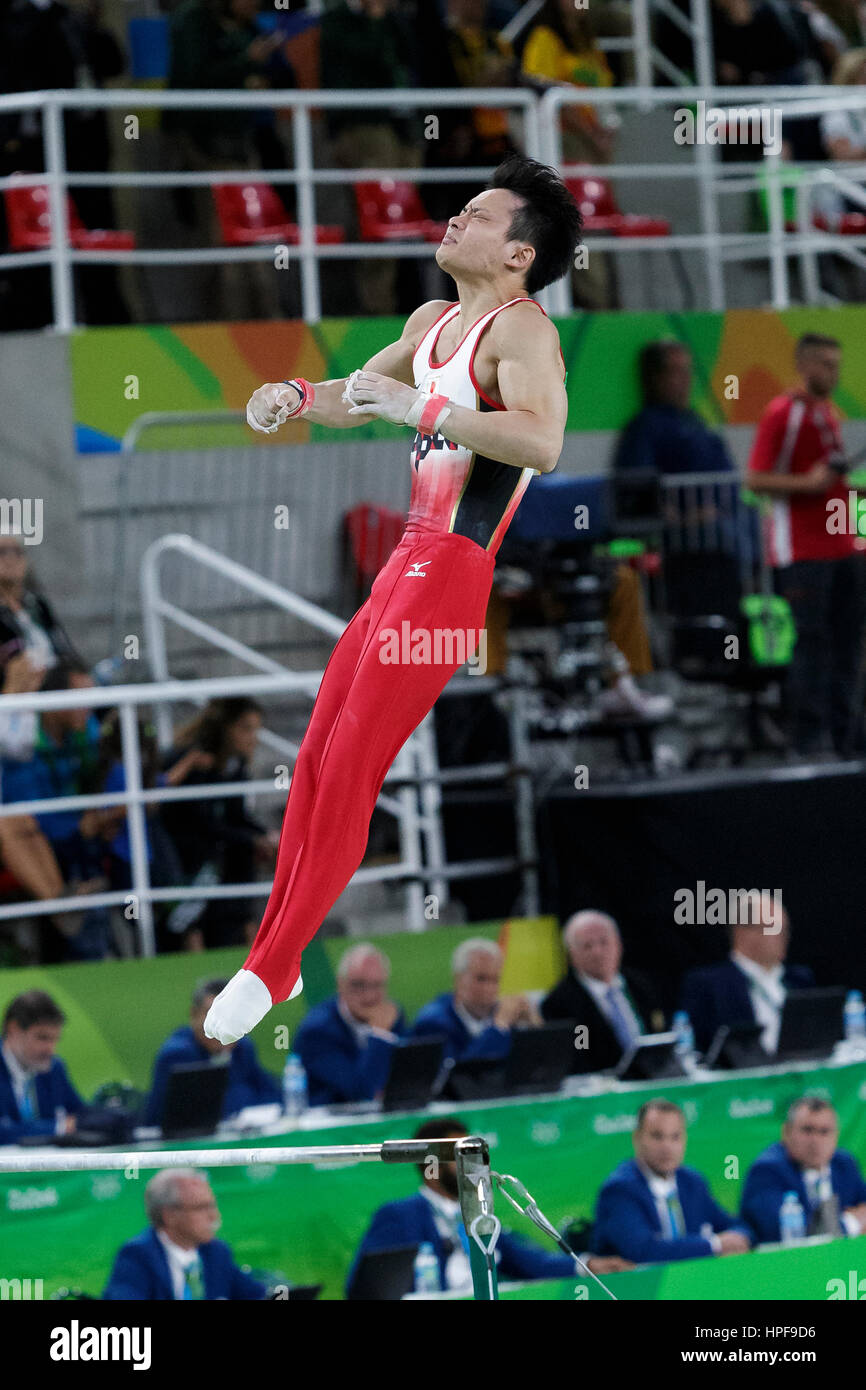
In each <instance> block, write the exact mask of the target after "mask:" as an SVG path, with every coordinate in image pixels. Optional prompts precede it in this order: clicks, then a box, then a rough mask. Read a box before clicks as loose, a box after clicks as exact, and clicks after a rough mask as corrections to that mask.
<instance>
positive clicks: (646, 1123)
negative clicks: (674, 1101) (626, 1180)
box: [632, 1110, 686, 1178]
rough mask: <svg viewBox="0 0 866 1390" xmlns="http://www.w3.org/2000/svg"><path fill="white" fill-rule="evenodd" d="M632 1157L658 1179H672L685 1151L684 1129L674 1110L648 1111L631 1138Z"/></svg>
mask: <svg viewBox="0 0 866 1390" xmlns="http://www.w3.org/2000/svg"><path fill="white" fill-rule="evenodd" d="M632 1142H633V1143H634V1151H635V1157H636V1158H637V1159H638V1161H639V1162H640V1163H644V1164H646V1166H647V1168H649V1169H650V1170H651V1171H652V1172H653V1173H657V1174H658V1175H659V1177H661V1178H670V1177H673V1175H674V1173H675V1172H676V1171H677V1169H678V1168H679V1166H680V1164H681V1163H682V1161H683V1156H684V1154H685V1151H686V1126H685V1123H684V1121H683V1117H682V1115H680V1114H679V1112H678V1111H676V1110H648V1111H647V1113H646V1114H645V1115H644V1117H643V1121H642V1123H641V1127H640V1129H636V1130H635V1132H634V1135H633V1136H632Z"/></svg>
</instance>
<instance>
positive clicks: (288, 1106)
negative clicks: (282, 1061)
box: [283, 1052, 307, 1119]
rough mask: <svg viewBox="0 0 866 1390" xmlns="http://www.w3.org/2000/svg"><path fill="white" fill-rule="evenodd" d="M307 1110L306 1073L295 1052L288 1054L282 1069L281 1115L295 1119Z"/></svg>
mask: <svg viewBox="0 0 866 1390" xmlns="http://www.w3.org/2000/svg"><path fill="white" fill-rule="evenodd" d="M306 1108H307V1073H306V1072H305V1071H304V1067H303V1063H302V1062H301V1059H300V1057H299V1056H298V1055H297V1053H295V1052H290V1053H289V1055H288V1057H287V1058H286V1065H285V1066H284V1067H283V1113H284V1114H285V1115H289V1116H291V1117H292V1118H293V1119H297V1117H298V1116H299V1115H303V1113H304V1111H305V1110H306Z"/></svg>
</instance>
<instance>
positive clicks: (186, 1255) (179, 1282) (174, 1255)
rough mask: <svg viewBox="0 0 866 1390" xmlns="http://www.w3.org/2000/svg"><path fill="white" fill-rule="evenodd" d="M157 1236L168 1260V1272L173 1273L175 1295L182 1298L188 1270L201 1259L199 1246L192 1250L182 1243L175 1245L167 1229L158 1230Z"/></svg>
mask: <svg viewBox="0 0 866 1390" xmlns="http://www.w3.org/2000/svg"><path fill="white" fill-rule="evenodd" d="M156 1238H157V1240H158V1241H159V1243H160V1245H161V1246H162V1248H163V1250H164V1251H165V1255H166V1259H167V1260H168V1272H169V1274H170V1275H171V1284H172V1288H173V1289H174V1296H175V1298H181V1299H182V1298H183V1296H184V1293H185V1291H186V1272H187V1270H188V1269H189V1267H190V1265H194V1264H195V1263H196V1261H197V1260H198V1259H199V1253H198V1247H197V1246H193V1248H192V1250H184V1249H183V1248H182V1247H181V1246H180V1245H175V1243H174V1241H173V1240H169V1238H168V1236H167V1235H166V1234H165V1231H157V1233H156ZM202 1282H204V1272H202Z"/></svg>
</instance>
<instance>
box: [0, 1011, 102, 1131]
mask: <svg viewBox="0 0 866 1390" xmlns="http://www.w3.org/2000/svg"><path fill="white" fill-rule="evenodd" d="M65 1022H66V1015H65V1014H64V1013H63V1010H62V1009H60V1008H58V1006H57V1005H56V1004H55V1002H54V1000H53V999H52V998H51V996H50V995H49V994H45V993H44V992H43V991H42V990H41V989H31V990H28V991H27V992H26V993H25V994H19V995H18V996H17V997H16V998H15V999H13V1000H12V1003H11V1004H10V1005H9V1007H8V1008H7V1010H6V1013H5V1014H4V1017H3V1030H2V1041H0V1144H14V1143H16V1142H17V1140H19V1139H21V1138H23V1136H24V1135H26V1134H44V1135H46V1136H48V1135H54V1134H71V1133H72V1131H73V1130H74V1129H75V1126H76V1123H77V1117H78V1116H79V1115H80V1114H81V1112H82V1111H83V1110H84V1109H85V1104H84V1101H83V1100H82V1099H81V1096H80V1095H79V1094H78V1092H77V1091H76V1089H75V1087H74V1086H73V1084H72V1082H71V1081H70V1080H69V1076H68V1075H67V1071H66V1068H65V1066H64V1065H63V1063H62V1062H61V1060H60V1058H59V1057H56V1056H55V1052H56V1050H57V1044H58V1043H59V1041H60V1034H61V1033H62V1031H63V1025H64V1023H65Z"/></svg>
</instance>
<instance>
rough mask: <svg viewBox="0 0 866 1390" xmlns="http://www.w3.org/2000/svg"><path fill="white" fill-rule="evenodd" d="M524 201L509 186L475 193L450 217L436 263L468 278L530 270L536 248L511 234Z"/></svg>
mask: <svg viewBox="0 0 866 1390" xmlns="http://www.w3.org/2000/svg"><path fill="white" fill-rule="evenodd" d="M522 205H523V204H522V199H520V198H518V197H517V195H516V194H515V193H511V192H509V190H508V189H507V188H488V189H485V191H484V192H483V193H478V194H476V196H475V197H474V198H471V199H470V201H469V202H468V203H467V204H466V206H465V207H464V208H463V210H462V212H459V213H457V214H456V216H454V217H451V218H450V219H449V221H448V230H447V231H446V233H445V235H444V237H443V238H442V240H441V242H440V243H439V247H438V250H437V252H436V264H437V265H438V266H439V267H440V268H441V269H442V270H444V271H445V273H446V274H447V275H452V276H454V278H455V279H457V280H461V279H463V280H467V281H471V280H485V279H498V278H499V277H500V276H501V275H502V274H503V272H504V271H519V270H523V271H524V272H526V271H528V270H529V267H530V265H531V263H532V260H533V257H534V255H535V252H534V251H533V249H532V247H531V246H529V245H528V243H526V242H521V241H515V240H513V239H512V238H511V237H510V236H509V231H510V228H511V221H512V218H513V217H514V214H515V213H516V212H518V211H519V210H520V208H521V207H522ZM515 293H517V291H515Z"/></svg>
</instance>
